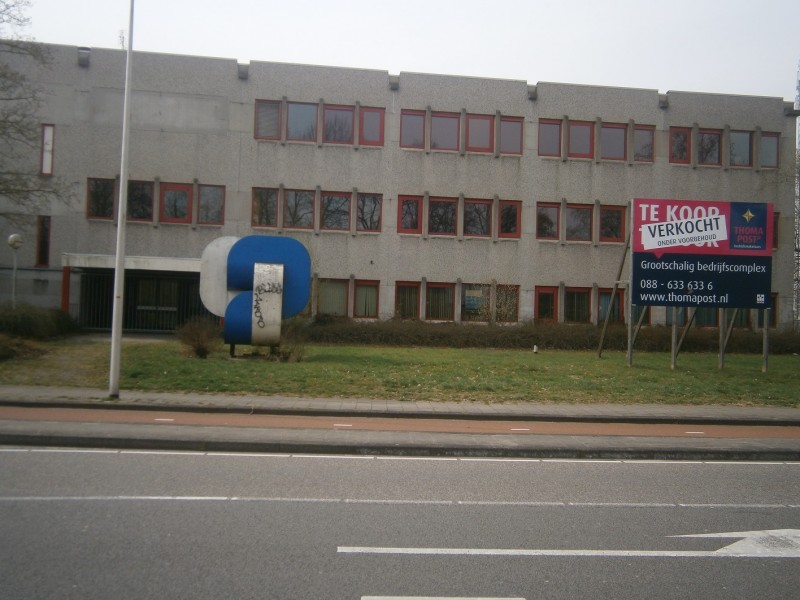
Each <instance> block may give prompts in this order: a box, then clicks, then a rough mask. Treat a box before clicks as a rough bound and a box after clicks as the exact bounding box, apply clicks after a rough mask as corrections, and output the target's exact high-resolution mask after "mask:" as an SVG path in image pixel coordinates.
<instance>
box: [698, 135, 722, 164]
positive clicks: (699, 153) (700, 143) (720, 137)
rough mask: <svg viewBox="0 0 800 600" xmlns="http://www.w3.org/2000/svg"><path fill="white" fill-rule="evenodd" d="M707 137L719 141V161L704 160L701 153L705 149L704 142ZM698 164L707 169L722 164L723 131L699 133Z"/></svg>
mask: <svg viewBox="0 0 800 600" xmlns="http://www.w3.org/2000/svg"><path fill="white" fill-rule="evenodd" d="M706 137H714V138H716V139H717V159H716V160H712V161H709V160H708V159H707V158H704V157H703V155H702V154H701V152H700V149H701V148H702V147H703V140H704V139H705V138H706ZM697 146H698V147H697V164H699V165H703V166H706V167H709V166H711V167H718V166H720V165H721V164H722V130H721V129H700V130H699V131H698V132H697Z"/></svg>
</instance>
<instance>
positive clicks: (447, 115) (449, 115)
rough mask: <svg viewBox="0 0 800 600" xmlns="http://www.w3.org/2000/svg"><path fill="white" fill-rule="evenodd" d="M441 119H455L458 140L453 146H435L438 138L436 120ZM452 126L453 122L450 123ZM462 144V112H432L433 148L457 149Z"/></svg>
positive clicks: (449, 120) (448, 120)
mask: <svg viewBox="0 0 800 600" xmlns="http://www.w3.org/2000/svg"><path fill="white" fill-rule="evenodd" d="M439 120H444V121H447V122H451V121H455V126H456V140H455V144H454V145H452V146H436V147H434V143H435V142H436V140H435V139H434V138H435V137H436V131H435V129H436V122H437V121H439ZM450 126H451V127H452V123H451V124H450ZM460 144H461V114H460V113H448V112H434V113H431V150H444V151H457V150H458V148H459V146H460Z"/></svg>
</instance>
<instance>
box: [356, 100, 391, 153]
mask: <svg viewBox="0 0 800 600" xmlns="http://www.w3.org/2000/svg"><path fill="white" fill-rule="evenodd" d="M385 112H386V111H385V110H384V109H383V108H364V107H363V106H362V107H361V109H360V111H359V127H358V132H359V133H358V143H359V144H361V145H362V146H383V129H384V125H383V123H384V119H385Z"/></svg>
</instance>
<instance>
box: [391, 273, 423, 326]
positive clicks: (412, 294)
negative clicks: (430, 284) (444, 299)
mask: <svg viewBox="0 0 800 600" xmlns="http://www.w3.org/2000/svg"><path fill="white" fill-rule="evenodd" d="M394 315H395V317H399V318H401V319H418V318H419V283H413V282H402V281H398V282H397V283H396V284H395V297H394Z"/></svg>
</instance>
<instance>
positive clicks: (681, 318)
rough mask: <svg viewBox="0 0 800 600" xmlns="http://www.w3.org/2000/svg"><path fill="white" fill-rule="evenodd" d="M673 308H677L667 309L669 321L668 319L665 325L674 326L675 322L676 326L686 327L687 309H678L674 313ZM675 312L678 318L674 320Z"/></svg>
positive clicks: (669, 307) (681, 307)
mask: <svg viewBox="0 0 800 600" xmlns="http://www.w3.org/2000/svg"><path fill="white" fill-rule="evenodd" d="M642 308H645V307H642ZM673 308H675V307H672V306H668V307H667V319H666V321H665V323H666V324H667V325H672V324H673V322H674V323H675V325H678V326H680V327H683V326H684V325H686V307H683V306H680V307H676V308H677V310H674V311H673ZM673 312H675V313H676V315H675V317H676V318H675V319H673V318H672V313H673Z"/></svg>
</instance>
